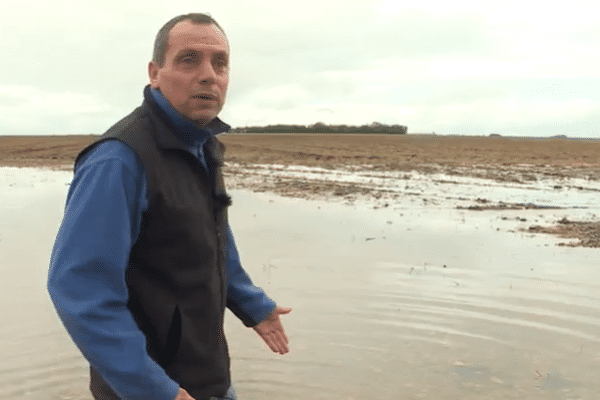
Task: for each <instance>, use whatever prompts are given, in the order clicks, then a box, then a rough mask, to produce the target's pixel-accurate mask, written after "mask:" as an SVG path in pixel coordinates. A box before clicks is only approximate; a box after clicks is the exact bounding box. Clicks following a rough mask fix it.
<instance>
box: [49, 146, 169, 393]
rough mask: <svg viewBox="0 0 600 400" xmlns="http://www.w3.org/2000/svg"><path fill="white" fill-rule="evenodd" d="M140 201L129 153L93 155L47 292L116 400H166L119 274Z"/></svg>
mask: <svg viewBox="0 0 600 400" xmlns="http://www.w3.org/2000/svg"><path fill="white" fill-rule="evenodd" d="M140 178H141V179H140ZM145 196H146V194H145V178H144V176H143V170H142V169H141V168H140V167H139V166H138V165H137V160H136V159H135V155H134V154H133V153H132V152H131V150H129V149H128V148H127V147H126V146H125V145H123V144H121V143H119V142H115V141H110V142H105V143H102V144H100V145H98V146H97V147H96V148H95V149H94V150H92V151H91V152H90V153H89V154H88V155H87V156H86V158H85V159H83V160H82V161H81V163H80V165H79V166H78V168H77V171H76V174H75V177H74V179H73V182H72V183H71V187H70V189H69V193H68V196H67V203H66V207H65V215H64V219H63V222H62V225H61V227H60V229H59V232H58V235H57V238H56V242H55V245H54V249H53V252H52V258H51V263H50V271H49V277H48V291H49V293H50V296H51V298H52V301H53V303H54V305H55V307H56V310H57V312H58V315H59V317H60V318H61V320H62V321H63V324H64V325H65V327H66V329H67V331H68V332H69V334H70V336H71V337H72V339H73V341H74V342H75V344H76V345H77V346H78V347H79V349H80V351H81V352H82V354H83V355H84V357H85V358H86V359H87V360H88V361H89V363H90V364H91V365H92V366H94V368H95V369H96V370H97V371H98V372H99V373H100V374H101V375H102V377H103V378H104V379H105V380H106V382H107V383H108V384H109V385H110V386H111V387H112V388H113V389H114V390H115V392H117V393H118V394H119V396H120V397H121V398H122V399H124V400H125V399H140V398H148V399H149V398H153V399H161V400H162V399H164V400H172V399H174V398H175V397H176V395H177V393H178V390H179V387H178V385H177V383H175V382H174V381H173V380H171V379H170V378H169V377H168V376H167V375H166V373H165V371H164V370H163V369H162V368H161V367H160V366H159V365H158V364H156V362H154V361H153V360H152V359H151V358H150V357H149V356H148V354H147V352H146V342H145V337H144V335H143V334H142V332H141V331H140V330H139V328H138V327H137V324H136V323H135V321H134V320H133V317H132V315H131V313H130V312H129V310H128V309H127V298H128V290H127V285H126V281H125V271H126V268H127V263H128V257H129V252H130V250H131V246H132V245H133V243H134V242H135V240H136V239H137V235H138V234H139V226H140V222H141V214H142V210H143V208H144V206H145Z"/></svg>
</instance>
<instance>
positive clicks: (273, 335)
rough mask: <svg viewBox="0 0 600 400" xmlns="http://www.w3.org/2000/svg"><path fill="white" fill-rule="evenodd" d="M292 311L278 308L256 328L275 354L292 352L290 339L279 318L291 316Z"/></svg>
mask: <svg viewBox="0 0 600 400" xmlns="http://www.w3.org/2000/svg"><path fill="white" fill-rule="evenodd" d="M291 311H292V309H291V308H283V307H277V308H276V309H275V311H273V312H272V313H271V314H269V316H268V317H267V318H266V319H265V320H264V321H262V322H261V323H260V324H258V325H256V326H255V327H254V330H255V331H256V333H258V335H259V336H260V337H261V338H262V340H264V341H265V343H266V344H267V346H269V348H270V349H271V351H273V352H274V353H277V354H286V353H287V352H289V351H290V349H289V348H288V338H287V335H286V334H285V330H284V329H283V325H281V320H280V319H279V316H280V315H285V314H289V313H290V312H291Z"/></svg>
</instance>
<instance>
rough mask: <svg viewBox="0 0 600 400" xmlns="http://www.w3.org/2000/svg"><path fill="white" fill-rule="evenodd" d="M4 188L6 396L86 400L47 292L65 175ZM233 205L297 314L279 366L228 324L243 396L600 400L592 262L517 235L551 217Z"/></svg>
mask: <svg viewBox="0 0 600 400" xmlns="http://www.w3.org/2000/svg"><path fill="white" fill-rule="evenodd" d="M27 171H28V172H27ZM1 179H2V181H1V182H0V186H1V190H2V196H1V197H0V229H1V231H0V270H1V271H2V272H1V273H2V279H0V298H1V299H2V301H1V303H0V304H1V306H0V307H1V308H2V315H3V324H2V325H1V326H0V349H1V352H0V398H2V399H4V398H6V399H16V400H20V399H35V400H56V399H86V400H89V399H91V395H90V394H89V392H88V391H87V385H88V369H87V364H86V362H85V360H84V359H83V358H82V357H81V355H80V354H79V352H78V351H77V349H76V348H75V347H74V346H73V345H72V344H71V342H70V339H69V338H68V336H67V334H66V332H65V331H64V328H63V327H62V325H61V324H60V322H59V321H58V319H57V317H56V316H55V312H54V310H53V308H52V305H51V303H50V300H49V297H48V295H47V292H46V288H45V285H46V274H47V268H48V260H49V255H50V251H51V248H52V244H53V241H54V236H55V234H56V231H57V229H58V225H59V224H60V220H61V218H62V210H63V206H64V197H65V194H66V190H67V186H66V183H68V182H69V181H70V174H68V173H57V172H52V173H51V172H40V171H37V172H36V171H33V170H22V171H20V172H17V171H16V170H15V169H3V170H2V178H1ZM232 196H233V201H234V205H233V207H232V209H231V214H230V222H231V225H232V228H233V230H234V233H235V234H236V239H237V242H238V243H237V244H238V248H239V250H240V254H241V257H242V261H243V264H244V266H245V268H246V269H247V270H248V272H249V274H250V275H251V276H252V278H253V279H254V281H255V282H256V283H257V284H258V285H259V286H261V287H263V288H264V289H265V291H266V292H267V293H268V294H269V295H270V296H271V297H273V298H274V299H275V300H276V301H277V302H278V303H279V304H280V305H281V306H285V307H292V308H293V311H292V313H291V314H289V315H287V316H283V317H282V319H283V323H284V326H285V328H286V331H287V333H288V336H289V337H290V349H291V351H290V353H289V354H288V355H285V356H277V355H274V354H272V353H271V352H269V351H268V350H266V349H265V347H264V346H263V345H262V343H261V341H260V339H259V338H258V336H256V334H255V333H254V332H253V331H252V330H251V329H248V328H245V327H244V326H243V325H242V324H241V323H240V322H239V321H237V320H236V318H235V317H234V316H233V315H232V314H230V313H228V316H227V320H226V324H227V326H226V328H227V335H228V341H229V345H230V350H231V355H232V375H233V379H234V382H235V385H236V388H237V391H238V394H239V397H240V400H242V399H245V400H254V399H256V400H258V399H265V398H271V399H302V400H303V399H346V400H348V399H353V400H358V399H365V400H367V399H390V400H391V399H394V400H395V399H435V400H443V399H478V400H480V399H503V398H507V399H510V398H514V399H595V398H597V397H598V393H600V383H598V377H599V376H600V268H599V267H598V262H597V259H598V254H599V253H598V252H599V251H600V250H598V249H581V248H568V247H558V246H556V243H557V242H558V240H557V239H556V238H553V237H545V236H539V237H533V236H530V235H528V234H524V233H519V231H517V230H516V229H517V228H518V227H519V226H520V225H519V224H521V225H522V223H521V222H518V221H517V218H519V219H527V220H528V221H531V222H533V221H535V220H536V219H537V220H542V221H549V220H553V219H554V217H556V215H555V214H556V213H557V211H556V210H543V211H540V210H528V211H503V212H498V211H495V212H488V213H475V212H470V211H463V210H454V209H451V208H448V207H447V208H426V207H416V206H415V207H402V208H400V207H399V208H397V209H394V207H387V208H383V209H378V210H373V209H372V208H369V207H367V206H366V205H363V206H348V205H340V204H332V203H326V202H319V201H304V200H294V199H286V198H281V197H275V196H269V195H261V194H252V193H249V192H246V191H233V192H232ZM588 211H589V210H588ZM560 212H562V211H560ZM575 212H576V211H575V210H571V211H565V213H571V214H568V215H572V214H573V213H575ZM560 215H561V216H562V215H563V214H560ZM565 215H567V214H565Z"/></svg>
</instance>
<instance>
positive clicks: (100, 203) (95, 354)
mask: <svg viewBox="0 0 600 400" xmlns="http://www.w3.org/2000/svg"><path fill="white" fill-rule="evenodd" d="M148 72H149V76H150V85H148V86H147V87H146V88H145V90H144V102H143V103H142V105H141V106H140V107H139V108H137V109H136V110H135V111H134V112H133V113H131V114H130V115H128V116H127V117H125V118H124V119H123V120H121V121H119V122H118V123H117V124H116V125H114V126H113V127H112V128H110V129H109V130H108V131H107V132H106V133H105V134H104V135H103V136H102V137H101V138H100V139H99V140H98V141H96V142H95V143H93V144H92V145H91V146H89V147H87V148H86V149H84V150H83V151H82V152H81V153H80V154H79V156H78V158H77V160H76V163H75V176H74V179H73V182H72V184H71V187H70V190H69V194H68V198H67V203H66V207H65V216H64V220H63V222H62V225H61V227H60V230H59V233H58V236H57V238H56V243H55V246H54V250H53V253H52V259H51V265H50V273H49V280H48V290H49V292H50V295H51V297H52V300H53V302H54V304H55V306H56V309H57V311H58V314H59V316H60V317H61V319H62V321H63V323H64V324H65V326H66V328H67V330H68V332H69V334H70V335H71V337H72V338H73V340H74V341H75V343H76V344H77V346H78V347H79V349H80V350H81V352H82V353H83V354H84V356H85V357H86V359H87V360H88V361H89V363H90V366H91V384H90V388H91V391H92V394H93V395H94V398H96V399H157V400H173V399H176V400H189V399H196V400H201V399H208V398H235V393H234V391H233V389H232V388H231V387H230V376H229V355H228V351H227V344H226V342H225V337H224V334H223V314H224V310H225V307H228V308H229V309H230V310H232V311H233V312H234V313H235V315H236V316H238V317H239V318H240V319H241V320H242V321H243V322H244V324H245V325H247V326H251V327H254V329H255V330H256V332H257V333H258V334H259V335H260V336H261V337H262V338H263V339H264V341H265V342H266V343H267V345H268V346H269V347H270V348H271V350H272V351H274V352H276V353H279V354H285V353H287V352H288V346H287V336H286V334H285V332H284V330H283V327H282V325H281V322H280V319H279V315H281V314H287V313H289V312H290V311H291V309H287V308H281V307H277V306H276V305H275V303H274V302H273V301H272V300H271V299H269V298H268V297H267V296H266V295H265V294H264V292H263V291H262V290H261V289H259V288H257V287H256V286H254V285H253V284H252V282H251V281H250V278H249V277H248V275H247V274H246V272H245V271H244V270H243V269H242V267H241V265H240V262H239V257H238V254H237V250H236V247H235V243H234V240H233V236H232V233H231V230H230V228H229V224H228V222H227V207H228V206H229V203H230V198H229V196H227V194H226V193H225V189H224V186H223V177H222V174H221V164H222V152H223V145H222V144H221V143H220V142H219V141H218V140H217V139H216V138H215V135H216V134H218V133H221V132H224V131H227V130H228V129H229V126H228V125H226V124H225V123H223V122H222V121H221V120H220V119H219V118H217V115H218V114H219V112H220V111H221V108H222V107H223V103H224V101H225V94H226V91H227V86H228V82H229V44H228V42H227V39H226V37H225V34H224V32H223V30H222V29H221V27H220V26H219V25H218V24H217V22H216V21H214V20H213V19H212V18H211V17H210V16H207V15H204V14H188V15H183V16H179V17H176V18H174V19H173V20H171V21H169V22H168V23H167V24H166V25H165V26H164V27H163V28H162V29H161V30H160V31H159V33H158V35H157V37H156V42H155V48H154V57H153V60H152V61H151V62H150V64H149V67H148Z"/></svg>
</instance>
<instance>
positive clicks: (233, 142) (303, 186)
mask: <svg viewBox="0 0 600 400" xmlns="http://www.w3.org/2000/svg"><path fill="white" fill-rule="evenodd" d="M95 138H96V136H93V135H71V136H2V137H0V166H17V167H48V168H53V169H71V168H72V163H73V160H74V158H75V156H76V155H77V153H78V152H79V151H80V150H81V149H82V148H83V147H85V146H86V145H87V144H88V143H91V142H92V141H93V140H94V139H95ZM221 140H222V141H223V142H224V143H225V144H226V146H227V153H226V168H225V175H226V179H227V183H228V185H229V186H230V187H236V188H240V187H243V188H248V189H251V190H255V191H272V192H276V193H279V194H281V195H286V196H298V197H308V198H312V197H320V198H328V197H332V196H347V195H349V194H360V195H362V196H372V197H375V198H377V197H378V196H379V197H380V196H382V195H383V194H382V190H381V189H373V188H371V187H368V186H365V185H360V184H358V183H356V184H355V183H343V184H340V183H339V182H323V181H319V182H315V181H311V180H305V179H300V178H281V177H278V178H277V179H268V177H267V176H266V175H259V174H256V173H254V172H255V171H258V169H262V170H263V171H264V169H265V166H269V165H279V166H282V165H283V166H293V165H296V166H305V167H312V168H317V169H318V170H320V171H323V170H325V171H335V170H340V169H345V170H355V171H365V170H368V171H373V172H386V171H390V172H392V171H406V172H410V171H417V172H419V173H423V174H436V173H442V174H444V175H445V176H448V175H449V176H461V177H473V178H484V179H490V180H494V181H499V182H508V183H514V184H527V183H531V182H535V181H537V180H539V179H541V178H553V179H554V178H555V179H557V180H560V179H576V178H581V179H583V180H587V181H598V180H600V141H597V140H575V139H566V138H552V139H533V138H505V137H467V136H433V135H410V134H409V135H341V134H339V135H332V134H292V135H222V136H221ZM269 168H270V167H269ZM406 179H409V178H406ZM557 189H560V186H557ZM532 206H534V205H530V204H488V203H487V202H486V201H485V199H481V200H480V201H478V202H477V203H476V204H474V205H473V206H471V207H468V209H470V210H473V211H474V212H475V211H482V210H503V209H525V208H528V207H532ZM529 230H530V231H531V232H535V233H553V234H558V235H561V236H562V237H568V238H575V239H579V240H578V241H577V242H573V243H575V244H573V245H578V246H587V247H600V222H590V221H586V222H577V221H568V220H562V221H557V224H556V226H552V227H540V226H532V227H530V228H529Z"/></svg>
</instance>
